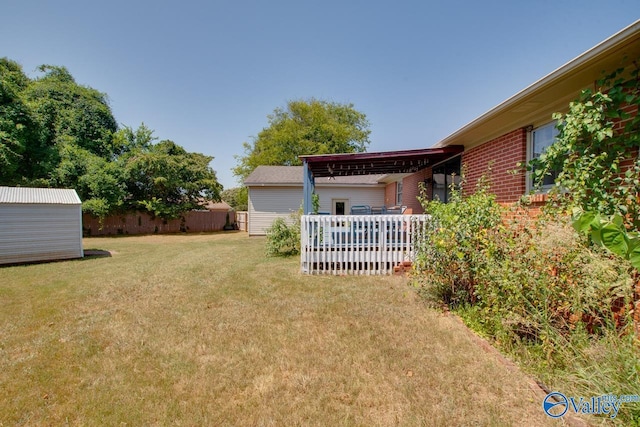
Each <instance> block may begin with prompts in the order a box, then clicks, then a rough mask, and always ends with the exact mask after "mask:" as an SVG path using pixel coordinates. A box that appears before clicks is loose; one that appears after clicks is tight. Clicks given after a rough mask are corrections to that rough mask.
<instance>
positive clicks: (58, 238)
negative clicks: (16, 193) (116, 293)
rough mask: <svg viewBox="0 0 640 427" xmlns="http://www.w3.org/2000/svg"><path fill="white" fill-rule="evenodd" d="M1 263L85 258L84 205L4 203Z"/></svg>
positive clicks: (0, 228) (0, 210) (1, 207)
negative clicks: (82, 206) (82, 210)
mask: <svg viewBox="0 0 640 427" xmlns="http://www.w3.org/2000/svg"><path fill="white" fill-rule="evenodd" d="M0 218H2V225H1V226H0V264H12V263H21V262H34V261H49V260H58V259H71V258H81V257H82V256H83V255H84V254H83V250H82V213H81V206H80V205H46V204H30V203H16V204H0Z"/></svg>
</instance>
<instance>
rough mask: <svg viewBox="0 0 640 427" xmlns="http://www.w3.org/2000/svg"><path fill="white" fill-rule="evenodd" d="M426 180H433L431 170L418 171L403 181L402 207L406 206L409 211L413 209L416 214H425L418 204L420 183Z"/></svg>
mask: <svg viewBox="0 0 640 427" xmlns="http://www.w3.org/2000/svg"><path fill="white" fill-rule="evenodd" d="M426 178H431V168H427V169H423V170H421V171H418V172H416V173H414V174H413V175H409V176H407V177H405V178H404V179H403V180H402V205H403V206H406V207H407V209H411V210H412V211H413V213H414V214H421V213H423V212H424V210H423V209H422V206H421V205H420V202H418V196H419V192H420V183H421V182H424V180H425V179H426ZM429 196H430V195H429Z"/></svg>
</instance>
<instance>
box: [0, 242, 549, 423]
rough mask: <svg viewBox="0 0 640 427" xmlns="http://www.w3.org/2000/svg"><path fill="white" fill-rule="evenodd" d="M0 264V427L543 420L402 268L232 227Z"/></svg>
mask: <svg viewBox="0 0 640 427" xmlns="http://www.w3.org/2000/svg"><path fill="white" fill-rule="evenodd" d="M85 247H86V248H94V249H100V250H108V251H110V252H111V254H112V256H111V257H96V258H89V259H85V260H82V261H68V262H60V263H50V264H38V265H29V266H17V267H8V268H0V304H1V306H2V307H3V309H2V311H0V425H13V424H29V425H33V424H53V425H56V424H63V423H69V424H73V425H78V424H82V425H104V424H107V425H117V424H120V423H127V424H129V425H260V426H270V425H362V426H375V425H379V426H387V425H408V426H413V425H416V426H417V425H459V424H465V425H469V424H472V425H523V424H529V425H533V424H535V425H543V424H545V423H548V422H549V419H547V418H546V416H545V415H544V414H543V412H542V409H541V397H540V396H539V395H536V394H535V393H534V392H533V391H532V389H531V388H530V387H529V383H528V381H527V379H526V378H525V377H524V376H522V375H521V374H520V373H518V372H517V371H515V372H514V371H511V370H508V369H507V368H506V367H505V366H504V365H502V364H501V363H499V362H498V361H497V360H496V359H495V357H494V356H492V355H491V354H488V353H487V352H485V351H484V350H482V349H481V348H480V347H479V346H478V345H477V344H476V343H475V342H474V341H473V340H472V339H471V338H470V336H469V334H468V332H467V331H466V330H465V329H464V328H463V327H462V326H461V325H460V324H459V323H458V322H456V321H455V320H454V319H452V318H450V317H447V316H444V315H442V314H440V313H438V312H436V311H432V310H429V309H427V308H425V307H424V306H423V305H422V304H421V303H420V301H418V300H417V299H416V298H415V297H414V293H413V292H412V291H411V290H410V289H409V288H408V287H407V285H406V283H405V281H404V280H403V279H402V278H397V277H324V276H320V277H319V276H313V277H310V276H302V275H301V274H300V273H299V264H298V259H296V258H292V259H286V260H283V259H269V258H265V257H264V256H263V249H264V239H260V238H248V237H247V236H246V235H245V234H241V233H231V234H208V235H186V236H185V235H175V236H173V235H172V236H145V237H126V238H92V239H86V240H85Z"/></svg>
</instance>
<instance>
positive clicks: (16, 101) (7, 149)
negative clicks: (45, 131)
mask: <svg viewBox="0 0 640 427" xmlns="http://www.w3.org/2000/svg"><path fill="white" fill-rule="evenodd" d="M29 82H30V80H29V78H28V77H27V76H26V75H25V74H24V72H23V71H22V67H21V66H20V65H19V64H18V63H16V62H14V61H11V60H9V59H7V58H0V182H2V183H5V184H15V183H18V182H20V180H21V177H22V173H23V171H24V169H26V167H27V162H26V161H25V153H26V152H27V150H28V149H29V148H30V144H31V145H40V144H41V141H42V135H41V132H40V127H39V125H38V122H37V121H36V119H35V117H34V114H33V113H32V111H31V109H30V108H29V106H28V105H27V104H26V103H25V101H24V99H23V93H24V91H25V89H26V88H27V86H28V85H29Z"/></svg>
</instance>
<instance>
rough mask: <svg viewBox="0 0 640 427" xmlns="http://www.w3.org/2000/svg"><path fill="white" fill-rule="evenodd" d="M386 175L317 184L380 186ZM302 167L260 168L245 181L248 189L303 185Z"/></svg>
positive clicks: (334, 178) (340, 179)
mask: <svg viewBox="0 0 640 427" xmlns="http://www.w3.org/2000/svg"><path fill="white" fill-rule="evenodd" d="M384 176H385V175H384V174H376V175H355V176H335V177H333V178H332V179H331V180H327V181H322V182H316V185H343V186H344V185H356V186H359V185H378V184H380V183H381V180H382V179H383V178H384ZM302 178H303V171H302V166H258V167H257V168H256V169H255V170H254V171H253V172H251V174H250V175H249V176H248V177H247V179H245V180H244V184H245V185H246V186H247V187H250V186H264V185H292V186H298V185H302Z"/></svg>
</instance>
